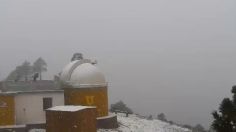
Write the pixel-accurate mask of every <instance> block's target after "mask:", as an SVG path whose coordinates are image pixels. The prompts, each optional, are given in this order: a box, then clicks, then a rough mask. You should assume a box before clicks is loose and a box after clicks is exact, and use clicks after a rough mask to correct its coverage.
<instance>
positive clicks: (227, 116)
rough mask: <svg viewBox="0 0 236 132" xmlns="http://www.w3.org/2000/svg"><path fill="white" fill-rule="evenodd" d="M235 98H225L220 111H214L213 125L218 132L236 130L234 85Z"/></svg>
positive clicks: (235, 90)
mask: <svg viewBox="0 0 236 132" xmlns="http://www.w3.org/2000/svg"><path fill="white" fill-rule="evenodd" d="M231 92H232V93H233V99H232V100H231V99H229V98H225V99H223V101H222V102H221V104H220V107H219V112H218V111H214V112H213V113H212V115H213V118H214V121H213V122H212V127H213V129H214V130H216V132H236V86H233V88H232V91H231Z"/></svg>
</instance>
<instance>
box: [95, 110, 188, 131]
mask: <svg viewBox="0 0 236 132" xmlns="http://www.w3.org/2000/svg"><path fill="white" fill-rule="evenodd" d="M117 119H118V122H119V124H120V127H119V128H118V129H113V130H104V129H99V130H98V132H191V131H190V130H188V129H186V128H181V127H179V126H176V125H170V124H169V123H166V122H162V121H160V120H156V119H153V120H147V119H143V118H141V117H138V116H137V115H129V117H125V116H124V115H122V114H118V115H117Z"/></svg>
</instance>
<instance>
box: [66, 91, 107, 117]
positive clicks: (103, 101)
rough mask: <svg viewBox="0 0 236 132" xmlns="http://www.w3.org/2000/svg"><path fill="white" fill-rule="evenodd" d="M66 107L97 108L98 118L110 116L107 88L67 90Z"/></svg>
mask: <svg viewBox="0 0 236 132" xmlns="http://www.w3.org/2000/svg"><path fill="white" fill-rule="evenodd" d="M64 94H65V105H83V106H96V107H97V117H103V116H107V115H108V96H107V87H102V88H65V89H64Z"/></svg>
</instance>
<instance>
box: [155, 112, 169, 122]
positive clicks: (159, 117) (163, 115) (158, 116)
mask: <svg viewBox="0 0 236 132" xmlns="http://www.w3.org/2000/svg"><path fill="white" fill-rule="evenodd" d="M157 119H158V120H161V121H165V122H167V119H166V115H165V114H164V113H160V114H159V115H157Z"/></svg>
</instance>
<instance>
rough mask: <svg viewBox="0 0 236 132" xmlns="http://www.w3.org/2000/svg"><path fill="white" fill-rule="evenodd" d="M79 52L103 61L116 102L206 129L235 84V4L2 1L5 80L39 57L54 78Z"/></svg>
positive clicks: (212, 0) (204, 0) (0, 54)
mask: <svg viewBox="0 0 236 132" xmlns="http://www.w3.org/2000/svg"><path fill="white" fill-rule="evenodd" d="M75 52H81V53H83V54H84V56H85V58H94V59H97V60H98V66H99V68H100V69H101V70H102V71H103V72H104V74H105V75H106V79H107V81H108V82H109V98H110V101H109V102H110V103H114V102H115V101H119V100H123V101H124V102H125V103H126V104H127V105H128V106H130V107H131V108H132V109H133V110H134V111H135V112H137V113H140V114H144V115H148V114H154V115H157V114H158V113H161V112H164V113H165V114H166V115H167V119H169V120H174V121H176V122H179V123H186V124H192V125H195V124H197V123H201V124H203V125H204V126H205V127H207V126H208V125H209V124H210V122H211V112H212V111H213V110H214V109H217V108H218V105H219V103H220V101H221V100H222V99H223V98H224V97H227V96H228V97H231V94H230V90H231V87H232V85H234V84H236V1H235V0H80V1H79V0H1V1H0V61H1V64H0V79H4V78H5V77H6V76H7V74H8V73H9V72H10V71H12V70H13V69H14V68H15V67H16V66H17V65H19V64H21V63H22V62H23V61H25V60H28V61H30V62H33V61H34V60H36V59H37V58H38V57H43V58H44V59H45V60H46V62H47V64H48V72H47V73H45V74H44V77H45V78H46V79H52V78H53V75H55V74H57V73H59V72H60V70H61V69H62V68H63V67H64V66H65V65H66V64H67V63H68V62H69V61H70V59H71V57H72V54H73V53H75Z"/></svg>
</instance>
